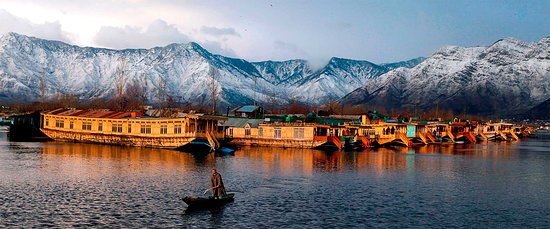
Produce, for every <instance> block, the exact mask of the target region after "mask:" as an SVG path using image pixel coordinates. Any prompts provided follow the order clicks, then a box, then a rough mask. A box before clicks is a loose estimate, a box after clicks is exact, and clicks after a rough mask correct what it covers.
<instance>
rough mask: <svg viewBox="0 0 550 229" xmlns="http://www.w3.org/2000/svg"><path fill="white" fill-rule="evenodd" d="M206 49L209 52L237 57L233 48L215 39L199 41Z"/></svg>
mask: <svg viewBox="0 0 550 229" xmlns="http://www.w3.org/2000/svg"><path fill="white" fill-rule="evenodd" d="M199 43H200V44H201V45H202V46H203V47H204V48H205V49H206V50H208V51H209V52H211V53H215V54H219V55H222V56H227V57H238V56H237V54H236V53H235V51H233V49H230V48H228V47H226V46H223V45H222V43H220V42H216V41H205V42H199Z"/></svg>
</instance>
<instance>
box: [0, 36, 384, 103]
mask: <svg viewBox="0 0 550 229" xmlns="http://www.w3.org/2000/svg"><path fill="white" fill-rule="evenodd" d="M388 70H389V68H388V67H384V66H379V65H376V64H373V63H370V62H367V61H355V60H345V59H339V58H333V59H332V60H331V61H330V63H329V64H328V65H327V66H325V67H324V68H322V69H321V70H320V71H317V72H314V71H312V68H311V67H310V66H309V65H308V64H307V62H306V61H304V60H289V61H281V62H275V61H265V62H255V63H250V62H248V61H246V60H242V59H235V58H228V57H224V56H220V55H215V54H212V53H210V52H208V51H207V50H205V49H203V48H202V47H201V46H200V45H198V44H196V43H189V44H171V45H168V46H165V47H156V48H152V49H126V50H111V49H102V48H91V47H78V46H74V45H69V44H65V43H63V42H59V41H49V40H43V39H38V38H34V37H27V36H24V35H20V34H16V33H8V34H6V35H4V36H2V37H1V38H0V102H4V103H5V102H33V101H38V100H40V99H44V98H51V97H54V96H57V95H74V96H77V97H79V98H80V99H83V100H86V99H94V98H109V97H112V96H113V95H115V94H116V93H120V91H121V90H124V89H125V88H128V85H130V84H139V85H141V86H142V87H144V89H145V93H146V95H147V98H148V99H149V100H150V101H151V102H155V101H158V100H160V96H161V95H167V96H170V97H172V98H173V100H174V101H176V102H180V103H196V104H205V103H208V102H209V101H210V97H211V91H212V89H211V88H213V87H214V88H216V89H217V90H215V91H218V92H219V93H218V94H217V97H218V100H219V104H220V106H225V105H241V104H250V103H252V100H253V99H254V98H256V100H257V101H259V102H264V103H267V102H270V101H274V100H278V101H287V100H288V99H299V100H300V101H302V102H311V103H317V104H318V103H323V102H325V101H326V100H327V99H334V98H340V97H341V96H343V95H345V94H347V93H349V92H351V91H352V90H353V89H355V88H357V87H360V86H362V85H363V84H364V83H365V82H366V80H368V79H372V78H374V77H376V76H378V75H381V74H382V73H384V72H386V71H388Z"/></svg>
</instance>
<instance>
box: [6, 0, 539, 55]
mask: <svg viewBox="0 0 550 229" xmlns="http://www.w3.org/2000/svg"><path fill="white" fill-rule="evenodd" d="M10 31H11V32H18V33H22V34H26V35H32V36H36V37H40V38H47V39H55V40H62V41H65V42H68V43H71V44H76V45H81V46H96V47H106V48H114V49H123V48H150V47H154V46H164V45H167V44H169V43H174V42H176V43H185V42H189V41H195V42H197V43H199V44H201V45H202V46H203V47H205V48H207V49H208V50H210V51H211V52H214V53H218V54H223V55H227V56H232V57H239V58H244V59H247V60H251V61H259V60H268V59H270V60H286V59H294V58H302V59H307V60H310V61H311V62H313V63H319V64H322V63H323V62H326V61H327V60H328V59H329V58H330V57H333V56H337V57H343V58H352V59H363V60H370V61H373V62H376V63H381V62H392V61H399V60H405V59H410V58H414V57H418V56H429V55H430V54H431V53H433V52H434V51H436V50H437V49H438V48H439V47H441V46H444V45H460V46H485V45H490V44H491V43H493V42H494V41H496V40H498V39H500V38H504V37H515V38H518V39H521V40H525V41H537V40H539V39H541V38H542V37H547V36H550V1H548V0H541V1H539V0H530V1H505V0H498V1H496V0H495V1H493V0H484V1H454V0H448V1H447V0H433V1H406V0H400V1H392V0H380V1H373V0H357V1H351V0H339V1H332V0H315V1H305V0H285V1H277V0H272V1H262V0H241V1H238V0H231V1H213V0H212V1H209V0H95V1H89V0H84V1H80V0H48V1H43V0H13V1H11V0H0V33H2V34H3V33H6V32H10Z"/></svg>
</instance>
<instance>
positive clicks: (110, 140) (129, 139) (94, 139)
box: [41, 128, 195, 149]
mask: <svg viewBox="0 0 550 229" xmlns="http://www.w3.org/2000/svg"><path fill="white" fill-rule="evenodd" d="M41 131H42V132H43V133H44V134H46V135H47V136H48V137H49V138H51V139H54V140H56V141H67V142H84V143H100V144H109V145H123V146H136V147H151V148H166V149H177V148H180V147H182V146H184V145H187V144H189V143H190V142H191V141H193V140H195V137H154V136H133V135H122V134H105V133H85V132H72V131H61V130H49V129H45V128H42V129H41Z"/></svg>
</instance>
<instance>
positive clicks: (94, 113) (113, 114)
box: [43, 108, 226, 120]
mask: <svg viewBox="0 0 550 229" xmlns="http://www.w3.org/2000/svg"><path fill="white" fill-rule="evenodd" d="M43 113H45V114H52V115H59V116H72V117H83V118H112V119H121V118H140V119H147V118H150V119H158V118H160V117H149V116H142V115H143V113H141V112H128V111H124V112H123V111H109V110H77V109H69V108H60V109H55V110H52V111H46V112H43ZM184 117H187V118H194V119H208V120H225V119H226V118H225V117H219V116H211V115H203V114H183V115H182V116H181V117H180V118H184Z"/></svg>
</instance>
